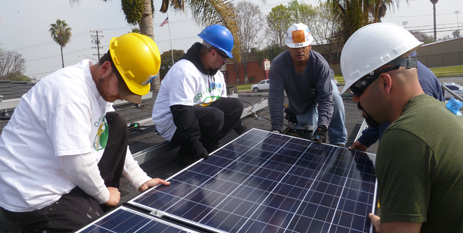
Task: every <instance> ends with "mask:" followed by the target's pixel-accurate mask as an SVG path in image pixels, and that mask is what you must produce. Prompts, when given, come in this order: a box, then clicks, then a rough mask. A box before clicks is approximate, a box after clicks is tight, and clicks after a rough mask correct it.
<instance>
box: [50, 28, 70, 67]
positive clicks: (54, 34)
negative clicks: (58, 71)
mask: <svg viewBox="0 0 463 233" xmlns="http://www.w3.org/2000/svg"><path fill="white" fill-rule="evenodd" d="M71 30H72V28H70V27H69V25H68V24H67V23H66V22H65V21H64V20H59V19H57V20H56V23H52V24H50V30H49V32H50V34H51V38H53V40H54V41H55V42H56V43H57V44H59V46H60V48H61V63H62V66H63V68H64V57H63V47H64V46H66V44H67V43H68V42H69V41H70V40H71V36H72V33H71Z"/></svg>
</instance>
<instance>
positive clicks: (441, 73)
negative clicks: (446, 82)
mask: <svg viewBox="0 0 463 233" xmlns="http://www.w3.org/2000/svg"><path fill="white" fill-rule="evenodd" d="M430 69H431V71H432V72H434V74H435V75H436V77H438V78H442V77H449V76H463V66H448V67H436V68H430Z"/></svg>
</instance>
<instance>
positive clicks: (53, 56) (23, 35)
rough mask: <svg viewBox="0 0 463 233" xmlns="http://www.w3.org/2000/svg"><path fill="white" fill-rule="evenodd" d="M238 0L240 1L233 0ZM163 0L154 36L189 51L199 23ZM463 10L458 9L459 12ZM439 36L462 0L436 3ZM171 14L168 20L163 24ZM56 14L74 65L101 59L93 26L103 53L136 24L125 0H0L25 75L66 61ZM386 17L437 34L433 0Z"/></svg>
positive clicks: (7, 44) (453, 23)
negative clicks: (53, 30)
mask: <svg viewBox="0 0 463 233" xmlns="http://www.w3.org/2000/svg"><path fill="white" fill-rule="evenodd" d="M234 1H235V2H236V1H239V0H234ZM289 1H290V0H266V2H265V3H263V2H262V1H260V0H252V2H253V3H255V4H258V5H259V6H260V9H261V11H262V13H264V14H267V13H268V12H269V11H270V10H271V9H272V7H275V6H277V5H279V4H283V5H287V3H288V2H289ZM161 2H162V1H161V0H154V7H155V13H154V18H153V27H154V38H155V42H156V44H157V46H158V47H159V50H160V52H161V53H163V52H164V51H169V50H170V49H171V44H172V48H173V49H182V50H184V51H185V52H186V50H188V48H189V47H190V46H191V45H192V44H193V43H195V42H199V41H201V40H200V38H199V37H198V36H197V34H198V33H199V32H200V31H201V30H202V29H203V28H202V27H200V26H198V25H196V23H195V22H194V19H193V18H192V16H191V14H190V13H189V12H188V9H186V12H185V13H183V12H175V11H173V10H172V9H170V10H169V11H168V13H167V14H165V13H161V12H159V8H160V6H161ZM299 2H302V3H307V4H312V5H313V6H316V5H318V3H319V0H299ZM456 11H459V14H456V13H455V12H456ZM436 14H437V31H438V34H437V37H438V38H441V37H443V36H445V35H449V36H450V37H452V32H453V31H454V30H456V29H457V20H458V26H459V28H461V29H462V30H463V0H441V1H439V2H438V3H437V4H436ZM167 16H168V17H169V24H166V25H164V26H163V27H160V26H159V25H160V24H161V23H162V22H163V21H164V20H165V19H166V17H167ZM57 19H60V20H65V21H66V23H67V24H68V25H69V27H71V28H72V37H71V40H70V41H69V43H68V44H67V45H66V47H64V49H63V54H64V64H65V66H69V65H73V64H76V63H78V62H80V61H81V60H82V59H90V60H93V61H96V60H97V59H98V56H97V55H95V54H97V49H96V48H92V47H95V45H94V44H92V43H91V40H92V38H91V35H96V33H92V32H91V31H96V30H98V31H102V32H101V33H99V35H102V36H103V38H101V44H100V46H102V47H103V48H101V49H100V54H104V53H105V52H107V50H108V45H109V41H110V40H111V38H113V37H117V36H120V35H122V34H125V33H127V32H131V30H132V28H134V27H135V26H131V25H129V24H128V23H127V22H126V20H125V15H124V13H123V12H122V8H121V1H120V0H107V2H104V1H102V0H80V2H79V3H78V4H74V5H71V4H70V1H68V0H40V1H37V0H0V48H2V49H4V50H8V51H16V52H18V53H20V54H22V56H23V58H24V59H25V60H26V72H25V74H26V75H27V76H29V77H30V78H35V79H41V78H43V77H45V76H46V75H48V74H50V73H52V72H54V71H55V70H58V69H60V68H61V67H62V65H61V54H60V47H59V45H58V44H56V43H55V42H54V41H53V39H52V38H51V36H50V33H49V29H50V24H52V23H55V22H56V20H57ZM382 21H383V22H391V23H395V24H398V25H401V26H404V27H405V28H406V29H408V30H420V31H422V32H424V33H427V34H428V35H430V36H431V35H433V5H432V3H431V2H430V1H429V0H409V1H408V2H407V1H405V0H401V1H399V6H398V7H394V8H393V9H390V10H388V11H387V13H386V17H385V18H383V20H382Z"/></svg>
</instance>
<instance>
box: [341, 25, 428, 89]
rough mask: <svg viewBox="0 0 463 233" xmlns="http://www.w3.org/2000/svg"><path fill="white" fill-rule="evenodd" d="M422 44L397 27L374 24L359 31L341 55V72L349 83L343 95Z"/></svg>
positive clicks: (347, 43) (350, 39) (348, 41)
mask: <svg viewBox="0 0 463 233" xmlns="http://www.w3.org/2000/svg"><path fill="white" fill-rule="evenodd" d="M422 44H423V43H422V42H420V41H418V40H417V39H416V38H415V37H414V36H413V35H412V34H411V33H410V32H409V31H407V30H406V29H404V28H403V27H401V26H399V25H397V24H392V23H373V24H369V25H367V26H364V27H362V28H360V29H359V30H357V31H356V32H355V33H354V34H352V36H350V38H349V39H348V40H347V42H346V44H345V45H344V48H343V49H342V52H341V71H342V75H343V77H344V80H345V82H346V84H345V86H344V88H343V89H342V91H341V94H342V93H344V92H346V91H347V90H348V89H349V88H350V87H351V86H352V84H354V83H355V82H357V81H358V80H359V79H361V78H362V77H364V76H365V75H367V74H369V73H371V72H373V71H375V70H376V69H378V68H380V67H382V66H384V65H386V64H387V63H389V62H391V61H393V60H394V59H396V58H398V57H400V56H402V55H403V54H405V53H407V52H412V51H414V50H416V49H417V48H418V47H420V46H421V45H422Z"/></svg>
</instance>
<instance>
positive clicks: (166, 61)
mask: <svg viewBox="0 0 463 233" xmlns="http://www.w3.org/2000/svg"><path fill="white" fill-rule="evenodd" d="M172 52H173V54H174V61H173V62H172ZM183 55H185V52H184V51H183V50H181V49H179V50H177V49H174V50H169V51H165V52H163V53H162V54H161V69H160V70H159V75H160V76H161V77H162V78H164V77H165V76H166V74H167V72H168V71H169V70H170V67H172V65H173V64H174V63H175V62H177V61H178V60H180V58H181V57H183Z"/></svg>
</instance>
